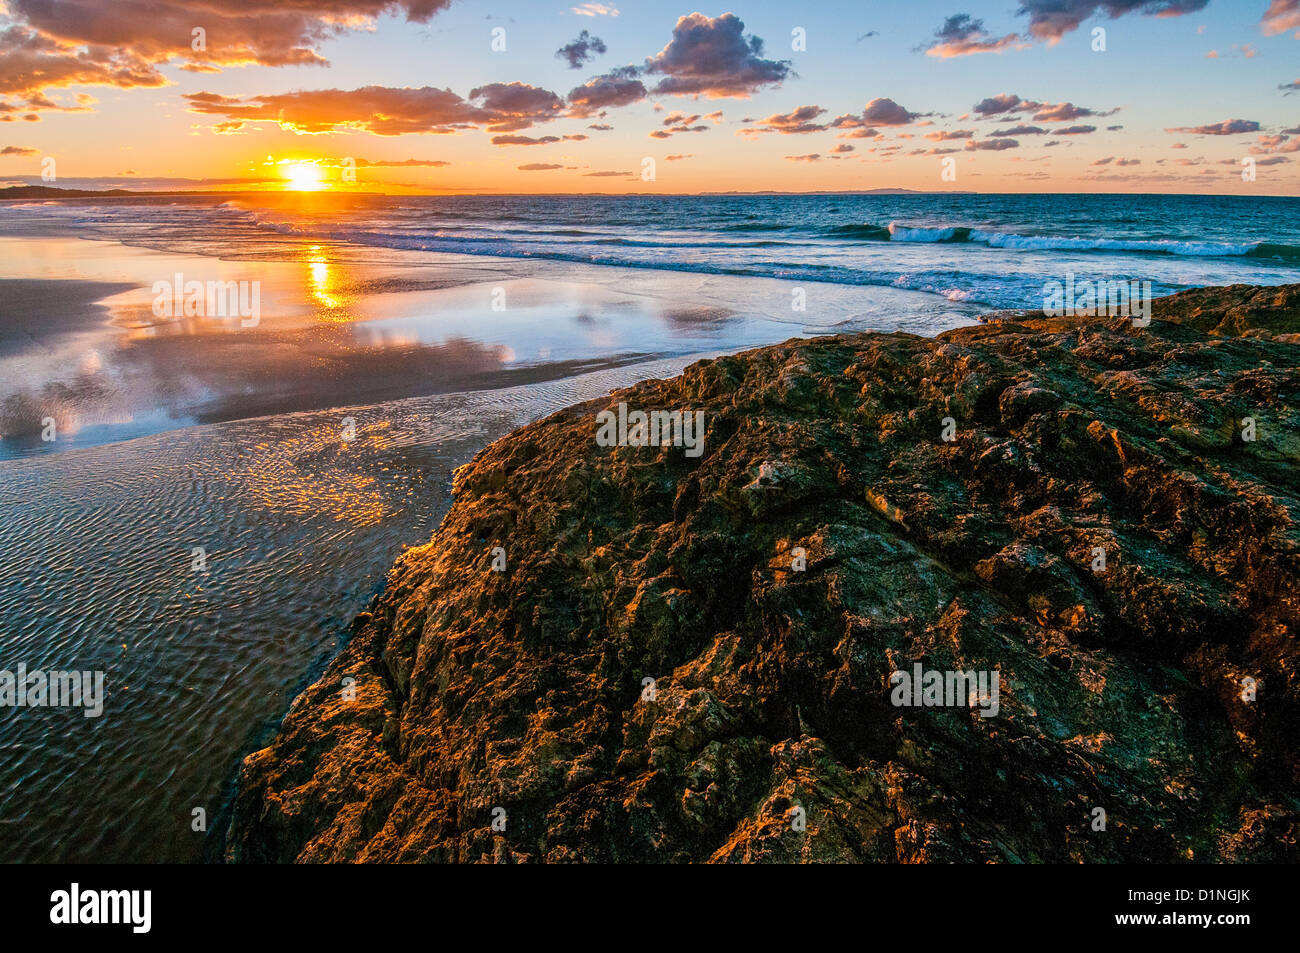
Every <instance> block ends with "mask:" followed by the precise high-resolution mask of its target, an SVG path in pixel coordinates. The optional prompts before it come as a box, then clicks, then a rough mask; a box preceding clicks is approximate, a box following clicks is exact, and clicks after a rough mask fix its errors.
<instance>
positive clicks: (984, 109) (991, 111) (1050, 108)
mask: <svg viewBox="0 0 1300 953" xmlns="http://www.w3.org/2000/svg"><path fill="white" fill-rule="evenodd" d="M971 109H972V111H973V112H974V113H975V114H976V115H978V116H979V117H980V118H982V119H988V118H991V117H993V116H1006V117H1008V120H1010V118H1011V117H1013V116H1014V115H1015V114H1016V113H1024V112H1030V113H1033V119H1034V121H1035V122H1070V121H1072V120H1074V119H1083V118H1085V117H1088V116H1111V115H1114V114H1115V113H1116V112H1118V111H1119V110H1118V109H1110V110H1107V111H1106V112H1097V111H1096V110H1094V109H1088V108H1086V107H1084V106H1076V105H1075V104H1074V103H1054V104H1053V103H1040V102H1037V101H1036V100H1032V99H1021V98H1020V97H1019V96H1017V95H1016V94H1015V93H999V94H998V95H997V96H990V97H989V98H988V99H981V100H980V101H979V102H977V103H976V104H975V105H974V106H972V107H971Z"/></svg>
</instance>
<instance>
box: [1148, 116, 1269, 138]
mask: <svg viewBox="0 0 1300 953" xmlns="http://www.w3.org/2000/svg"><path fill="white" fill-rule="evenodd" d="M1165 132H1185V133H1187V134H1189V135H1193V136H1236V135H1240V134H1242V133H1244V132H1259V123H1257V122H1255V121H1254V120H1253V119H1225V120H1223V122H1213V123H1210V124H1208V125H1205V126H1174V127H1172V128H1168V129H1166V130H1165Z"/></svg>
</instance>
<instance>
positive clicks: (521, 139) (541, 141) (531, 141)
mask: <svg viewBox="0 0 1300 953" xmlns="http://www.w3.org/2000/svg"><path fill="white" fill-rule="evenodd" d="M586 138H587V137H586V136H584V135H575V136H520V135H517V134H516V135H505V136H493V137H492V145H494V146H545V145H550V144H551V143H553V142H582V141H583V140H584V139H586Z"/></svg>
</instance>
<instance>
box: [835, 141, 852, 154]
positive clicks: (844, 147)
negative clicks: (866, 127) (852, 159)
mask: <svg viewBox="0 0 1300 953" xmlns="http://www.w3.org/2000/svg"><path fill="white" fill-rule="evenodd" d="M852 151H853V146H851V145H849V144H848V143H847V142H841V143H840V144H839V145H838V146H836V147H835V148H834V149H832V150H831V152H833V153H836V154H839V155H843V154H844V153H846V152H852Z"/></svg>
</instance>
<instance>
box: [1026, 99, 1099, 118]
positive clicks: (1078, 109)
mask: <svg viewBox="0 0 1300 953" xmlns="http://www.w3.org/2000/svg"><path fill="white" fill-rule="evenodd" d="M1114 112H1115V110H1113V109H1112V110H1110V111H1109V112H1104V113H1099V112H1094V111H1093V110H1091V109H1087V108H1085V107H1083V106H1076V105H1075V104H1074V103H1057V104H1056V105H1055V106H1047V105H1043V106H1042V107H1041V108H1039V109H1038V111H1037V112H1035V113H1034V117H1033V118H1034V122H1069V121H1070V120H1071V119H1082V118H1084V117H1085V116H1109V115H1112V114H1113V113H1114Z"/></svg>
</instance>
